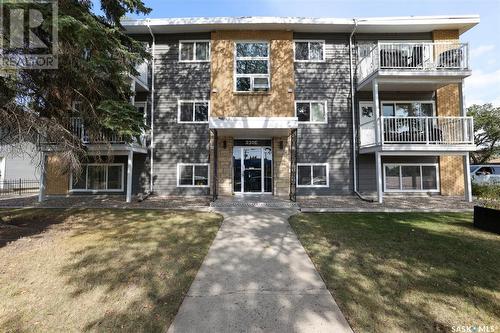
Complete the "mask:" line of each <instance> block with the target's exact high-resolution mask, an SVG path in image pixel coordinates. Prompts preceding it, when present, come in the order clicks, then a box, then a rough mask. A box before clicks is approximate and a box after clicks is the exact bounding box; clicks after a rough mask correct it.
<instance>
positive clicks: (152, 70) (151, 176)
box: [146, 23, 156, 193]
mask: <svg viewBox="0 0 500 333" xmlns="http://www.w3.org/2000/svg"><path fill="white" fill-rule="evenodd" d="M146 26H147V27H148V30H149V33H150V34H151V38H152V45H151V115H150V116H151V125H150V126H151V143H150V154H151V157H150V163H149V164H150V167H151V170H150V172H149V193H153V184H154V182H153V180H154V168H153V164H154V148H155V141H154V125H155V122H154V119H155V117H154V114H155V111H154V110H155V45H156V40H155V35H154V34H153V31H151V27H150V26H149V23H148V24H147V25H146Z"/></svg>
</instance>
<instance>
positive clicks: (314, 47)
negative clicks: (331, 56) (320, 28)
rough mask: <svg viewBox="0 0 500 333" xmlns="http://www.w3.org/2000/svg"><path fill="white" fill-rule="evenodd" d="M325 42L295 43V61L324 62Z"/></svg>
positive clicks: (304, 41) (302, 41)
mask: <svg viewBox="0 0 500 333" xmlns="http://www.w3.org/2000/svg"><path fill="white" fill-rule="evenodd" d="M324 60H325V41H324V40H314V41H306V40H301V41H295V61H324Z"/></svg>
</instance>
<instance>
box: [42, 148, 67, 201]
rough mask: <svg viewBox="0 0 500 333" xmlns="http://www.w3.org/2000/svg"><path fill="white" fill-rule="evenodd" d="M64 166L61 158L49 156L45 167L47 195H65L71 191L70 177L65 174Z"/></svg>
mask: <svg viewBox="0 0 500 333" xmlns="http://www.w3.org/2000/svg"><path fill="white" fill-rule="evenodd" d="M64 169H65V168H64V166H63V165H62V161H61V159H60V157H59V156H57V155H55V154H53V155H48V156H47V162H46V165H45V190H46V192H45V193H46V194H47V195H63V194H67V193H68V190H69V175H68V174H67V173H64V172H63V170H64Z"/></svg>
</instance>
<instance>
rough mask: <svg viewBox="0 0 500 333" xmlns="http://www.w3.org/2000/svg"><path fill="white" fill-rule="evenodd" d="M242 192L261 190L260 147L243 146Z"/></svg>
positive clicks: (258, 191)
mask: <svg viewBox="0 0 500 333" xmlns="http://www.w3.org/2000/svg"><path fill="white" fill-rule="evenodd" d="M242 170H243V192H253V193H255V192H257V193H260V192H262V148H260V147H259V148H243V167H242Z"/></svg>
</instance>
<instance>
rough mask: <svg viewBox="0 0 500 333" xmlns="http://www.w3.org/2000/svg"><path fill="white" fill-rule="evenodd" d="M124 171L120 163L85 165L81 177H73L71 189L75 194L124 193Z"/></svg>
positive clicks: (75, 175)
mask: <svg viewBox="0 0 500 333" xmlns="http://www.w3.org/2000/svg"><path fill="white" fill-rule="evenodd" d="M123 169H124V167H123V164H119V163H113V164H103V163H93V164H84V165H82V172H81V173H80V175H77V174H72V175H71V183H70V189H71V191H75V192H106V191H108V192H110V191H114V192H116V191H123V189H124V178H123V177H124V172H123Z"/></svg>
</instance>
